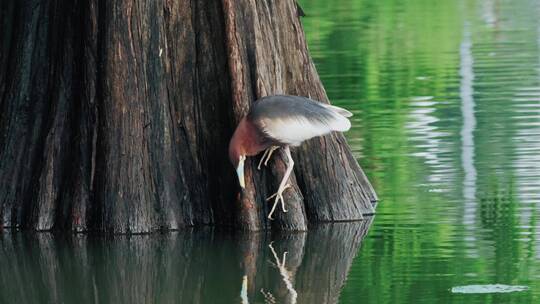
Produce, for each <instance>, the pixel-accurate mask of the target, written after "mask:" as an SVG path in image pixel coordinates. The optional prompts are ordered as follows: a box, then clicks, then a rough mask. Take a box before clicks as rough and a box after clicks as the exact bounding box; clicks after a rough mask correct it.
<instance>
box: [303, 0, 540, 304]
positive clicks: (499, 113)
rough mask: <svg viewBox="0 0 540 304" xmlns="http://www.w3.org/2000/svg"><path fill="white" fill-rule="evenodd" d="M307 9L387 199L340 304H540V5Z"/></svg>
mask: <svg viewBox="0 0 540 304" xmlns="http://www.w3.org/2000/svg"><path fill="white" fill-rule="evenodd" d="M301 3H302V4H303V8H304V10H305V12H306V14H307V15H308V17H306V18H305V19H304V25H305V29H306V32H307V36H308V40H309V45H310V51H311V53H312V56H313V57H314V60H315V62H316V64H317V68H318V71H319V73H320V75H321V78H322V81H323V83H324V85H325V87H326V90H327V93H328V95H329V97H330V99H331V100H332V101H333V102H334V103H335V104H337V105H341V106H344V107H347V108H348V109H352V110H353V112H354V114H355V116H354V122H353V126H354V127H353V129H352V130H351V131H350V132H348V133H347V134H346V135H347V138H348V140H349V143H350V144H351V145H352V147H353V149H354V152H355V155H356V156H357V158H358V160H359V162H360V164H361V165H362V167H363V168H364V170H365V171H366V174H367V175H368V176H369V178H370V180H371V181H372V183H373V185H374V187H375V189H376V190H377V192H378V195H379V197H380V198H381V199H382V202H381V203H380V204H379V206H378V209H377V216H376V217H375V220H374V222H373V225H372V227H371V229H370V231H369V234H368V235H367V237H366V239H365V240H364V241H363V243H362V244H361V248H360V249H359V252H358V255H357V257H356V258H355V259H354V262H353V265H352V266H351V270H350V272H349V275H348V279H347V282H346V283H345V286H344V287H343V290H342V292H341V295H340V302H341V303H540V1H533V0H512V1H509V0H502V1H496V0H492V1H489V0H486V1H458V0H448V1H431V0H425V1H397V0H396V1H372V0H365V1H347V0H341V1H339V0H338V1H322V0H321V1H309V0H306V1H301ZM477 284H507V285H525V286H528V287H529V290H528V291H522V292H514V293H508V294H481V295H478V294H452V293H451V289H452V288H453V287H456V286H463V285H477Z"/></svg>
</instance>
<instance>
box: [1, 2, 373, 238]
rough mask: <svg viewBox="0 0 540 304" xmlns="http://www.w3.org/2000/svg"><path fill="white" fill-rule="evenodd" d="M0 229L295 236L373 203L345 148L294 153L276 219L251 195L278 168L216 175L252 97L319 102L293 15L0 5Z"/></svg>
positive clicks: (267, 187)
mask: <svg viewBox="0 0 540 304" xmlns="http://www.w3.org/2000/svg"><path fill="white" fill-rule="evenodd" d="M0 9H1V14H0V16H1V19H0V26H1V28H0V43H1V45H0V64H1V65H0V110H1V112H0V219H1V222H0V226H5V227H12V228H29V229H35V230H52V229H56V230H73V231H89V230H95V231H107V232H113V233H144V232H151V231H155V230H160V229H178V228H181V227H186V226H193V225H208V224H211V225H227V226H235V227H237V228H240V229H247V230H261V229H267V228H270V227H272V228H273V229H284V230H306V229H307V227H308V224H309V223H314V222H318V221H343V220H358V219H361V218H362V214H368V213H373V206H372V203H374V202H375V201H376V195H375V193H374V191H373V189H372V188H371V186H370V184H369V182H368V181H367V179H366V177H365V175H364V174H363V172H362V170H361V169H360V167H359V166H358V164H357V162H356V160H355V159H354V158H353V156H352V154H351V152H350V149H349V148H348V147H347V144H346V142H345V139H344V137H343V136H342V135H340V134H332V135H329V136H326V137H323V138H318V139H313V140H311V141H309V142H307V143H306V144H304V145H303V146H302V147H301V148H298V149H297V150H296V151H293V157H294V159H295V171H294V174H293V176H292V177H291V183H292V185H293V187H292V190H287V192H286V194H285V200H286V203H287V206H288V209H289V212H288V213H282V212H279V213H278V214H277V220H275V221H268V220H267V217H266V215H267V214H268V210H269V208H268V206H267V203H266V201H265V197H267V196H269V195H271V194H272V193H273V192H275V191H276V190H277V185H278V183H279V180H280V178H281V177H282V175H283V173H284V171H285V167H286V163H285V157H284V155H282V154H280V153H277V155H278V156H277V157H274V158H273V159H272V161H271V163H270V164H271V165H270V166H269V167H270V168H265V169H264V170H261V171H258V170H256V167H255V165H256V161H257V160H258V159H255V158H251V159H250V160H249V161H248V162H247V164H246V173H245V174H246V181H247V189H246V191H244V192H240V190H239V187H238V185H237V182H236V178H235V173H234V168H232V166H231V165H230V163H229V161H228V153H227V147H228V141H229V139H230V137H231V134H232V132H233V131H234V128H235V126H236V123H237V122H238V121H239V120H240V119H241V118H242V117H243V115H245V114H246V113H247V111H248V109H249V106H250V104H251V103H252V102H253V101H254V100H256V99H257V98H260V97H263V96H266V95H273V94H279V93H286V94H294V95H304V96H311V97H312V98H314V99H318V100H321V101H323V102H326V101H327V98H326V95H325V92H324V89H323V87H322V85H321V83H320V80H319V78H318V76H317V73H316V70H315V67H314V65H313V63H312V61H311V59H310V57H309V55H308V51H307V47H306V43H305V39H304V34H303V31H302V28H301V24H300V20H299V17H298V11H297V6H296V3H295V2H294V1H292V0H287V1H269V0H267V1H248V0H241V1H230V0H223V1H222V2H219V1H165V0H156V1H142V0H140V1H99V0H90V1H82V0H75V1H60V0H51V1H40V0H28V1H16V0H8V1H2V3H1V4H0Z"/></svg>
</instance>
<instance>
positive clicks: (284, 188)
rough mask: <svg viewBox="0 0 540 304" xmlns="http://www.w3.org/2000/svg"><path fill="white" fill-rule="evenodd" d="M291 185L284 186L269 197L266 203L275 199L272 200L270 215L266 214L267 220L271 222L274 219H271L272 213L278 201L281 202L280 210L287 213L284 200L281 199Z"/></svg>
mask: <svg viewBox="0 0 540 304" xmlns="http://www.w3.org/2000/svg"><path fill="white" fill-rule="evenodd" d="M290 187H291V185H290V184H287V185H285V187H283V189H281V190H278V192H276V193H274V194H272V195H271V196H269V197H268V198H267V199H266V201H269V200H271V199H272V198H274V197H275V200H274V206H272V209H271V210H270V213H269V214H268V219H270V220H273V219H274V218H273V217H272V214H274V211H275V210H276V206H277V204H278V203H279V201H281V209H282V210H283V212H287V209H286V208H285V200H284V199H283V192H284V191H285V190H286V189H288V188H290Z"/></svg>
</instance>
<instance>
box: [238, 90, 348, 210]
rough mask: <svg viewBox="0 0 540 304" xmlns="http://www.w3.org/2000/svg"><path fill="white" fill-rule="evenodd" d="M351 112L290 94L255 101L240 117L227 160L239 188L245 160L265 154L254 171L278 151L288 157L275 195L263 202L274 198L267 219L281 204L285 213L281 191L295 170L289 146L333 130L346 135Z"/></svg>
mask: <svg viewBox="0 0 540 304" xmlns="http://www.w3.org/2000/svg"><path fill="white" fill-rule="evenodd" d="M351 116H352V113H351V112H349V111H347V110H345V109H343V108H340V107H336V106H333V105H329V104H325V103H321V102H318V101H315V100H313V99H311V98H307V97H301V96H291V95H274V96H266V97H263V98H260V99H258V100H256V101H255V102H254V103H253V105H252V107H251V108H250V110H249V112H248V114H247V115H246V116H245V117H243V118H242V119H241V120H240V122H239V123H238V126H237V127H236V130H235V131H234V134H233V136H232V138H231V141H230V143H229V159H230V161H231V163H232V165H233V166H234V167H235V168H236V174H237V176H238V181H239V184H240V187H241V188H242V189H244V188H245V187H246V184H245V180H244V162H245V160H246V157H248V156H254V155H257V154H259V153H260V152H262V151H264V153H263V156H262V157H261V159H260V161H259V164H258V166H257V169H259V170H260V169H261V165H263V164H264V165H265V166H266V165H267V164H268V161H269V159H270V157H271V156H272V154H273V153H274V151H276V150H277V149H280V148H281V149H282V150H283V151H284V152H285V155H286V156H287V169H286V170H285V174H284V175H283V178H282V179H281V182H280V184H279V187H278V189H277V192H276V193H274V194H273V195H271V196H270V197H268V198H267V199H266V200H267V201H270V200H271V199H274V204H273V206H272V209H271V210H270V213H269V214H268V218H269V219H270V220H272V219H273V217H272V215H273V213H274V211H275V209H276V206H277V205H278V204H279V203H280V202H281V208H282V210H283V212H287V209H286V208H285V201H284V199H283V192H284V191H285V190H286V189H288V188H289V187H290V184H288V183H287V182H288V180H289V177H290V175H291V173H292V170H293V167H294V160H293V158H292V156H291V150H290V147H297V146H300V144H301V143H302V142H304V141H306V140H308V139H311V138H313V137H318V136H323V135H326V134H328V133H331V132H333V131H338V132H345V131H348V130H349V129H350V128H351V122H350V121H349V119H348V117H351Z"/></svg>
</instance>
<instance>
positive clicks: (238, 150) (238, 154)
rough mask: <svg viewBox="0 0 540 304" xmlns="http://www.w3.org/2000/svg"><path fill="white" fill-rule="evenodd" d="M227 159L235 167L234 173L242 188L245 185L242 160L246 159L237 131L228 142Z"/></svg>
mask: <svg viewBox="0 0 540 304" xmlns="http://www.w3.org/2000/svg"><path fill="white" fill-rule="evenodd" d="M229 160H230V161H231V163H232V165H233V166H234V168H235V169H236V175H238V181H239V183H240V187H242V189H244V188H245V187H246V183H245V179H244V162H245V160H246V152H245V149H244V147H243V144H242V141H241V138H240V137H239V136H238V134H237V132H235V134H234V135H233V137H232V139H231V142H230V143H229Z"/></svg>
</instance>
